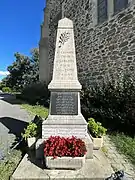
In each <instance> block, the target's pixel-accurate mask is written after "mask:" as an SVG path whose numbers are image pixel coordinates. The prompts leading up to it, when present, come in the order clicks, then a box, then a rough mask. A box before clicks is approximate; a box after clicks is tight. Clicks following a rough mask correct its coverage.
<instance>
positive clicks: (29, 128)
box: [22, 122, 38, 140]
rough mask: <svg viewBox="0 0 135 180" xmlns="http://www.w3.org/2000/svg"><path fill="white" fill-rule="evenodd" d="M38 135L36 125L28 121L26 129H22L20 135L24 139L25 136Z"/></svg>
mask: <svg viewBox="0 0 135 180" xmlns="http://www.w3.org/2000/svg"><path fill="white" fill-rule="evenodd" d="M37 135H38V126H37V125H36V124H35V123H33V122H30V123H29V125H28V126H27V128H26V129H24V133H22V137H23V138H24V139H25V140H26V139H27V138H31V137H36V136H37Z"/></svg>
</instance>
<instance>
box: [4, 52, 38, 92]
mask: <svg viewBox="0 0 135 180" xmlns="http://www.w3.org/2000/svg"><path fill="white" fill-rule="evenodd" d="M14 56H15V61H14V62H13V63H12V64H11V65H10V66H8V67H7V70H8V71H9V73H10V74H9V75H8V76H7V77H6V78H5V79H4V80H3V82H4V84H6V86H8V87H10V88H12V89H15V90H21V89H23V88H24V87H25V86H27V85H29V84H31V83H33V82H37V81H38V80H39V49H38V48H34V49H32V50H31V55H30V57H29V56H25V55H22V54H20V53H18V52H17V53H15V54H14Z"/></svg>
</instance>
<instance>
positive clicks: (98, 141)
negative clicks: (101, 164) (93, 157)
mask: <svg viewBox="0 0 135 180" xmlns="http://www.w3.org/2000/svg"><path fill="white" fill-rule="evenodd" d="M90 137H91V139H92V141H93V149H95V150H98V149H100V148H101V147H102V146H103V137H101V138H94V137H92V136H91V135H90Z"/></svg>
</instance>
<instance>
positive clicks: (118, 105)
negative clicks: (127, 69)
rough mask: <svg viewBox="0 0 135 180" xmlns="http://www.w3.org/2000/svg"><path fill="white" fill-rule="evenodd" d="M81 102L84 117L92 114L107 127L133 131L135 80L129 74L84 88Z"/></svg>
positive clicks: (134, 122)
mask: <svg viewBox="0 0 135 180" xmlns="http://www.w3.org/2000/svg"><path fill="white" fill-rule="evenodd" d="M81 103H82V113H83V115H84V116H85V118H86V119H88V118H89V117H90V116H92V117H94V118H95V119H97V121H99V122H102V124H103V126H105V127H107V129H108V128H109V129H110V130H113V131H116V130H118V131H122V132H126V133H130V134H134V133H135V131H134V129H135V82H134V80H133V79H132V78H131V77H130V76H129V75H123V76H119V78H117V79H116V78H112V79H111V80H107V81H104V82H103V84H102V85H101V84H100V85H99V84H96V85H95V87H87V88H84V89H83V91H82V93H81Z"/></svg>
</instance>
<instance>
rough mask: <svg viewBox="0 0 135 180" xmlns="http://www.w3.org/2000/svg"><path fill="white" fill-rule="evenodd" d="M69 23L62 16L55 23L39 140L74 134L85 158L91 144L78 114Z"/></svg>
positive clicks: (88, 155) (89, 154) (90, 149)
mask: <svg viewBox="0 0 135 180" xmlns="http://www.w3.org/2000/svg"><path fill="white" fill-rule="evenodd" d="M81 88H82V86H81V84H80V83H79V81H78V76H77V65H76V53H75V42H74V31H73V22H72V21H71V20H69V19H67V18H64V19H62V20H60V21H59V23H58V31H57V40H56V49H55V58H54V67H53V78H52V81H51V82H50V84H49V86H48V89H49V90H50V91H51V99H50V109H49V116H48V118H47V120H45V121H44V122H43V125H42V139H47V138H48V137H50V136H62V137H71V136H76V137H78V138H81V139H83V140H84V141H85V142H86V145H87V149H88V153H87V158H92V152H93V144H92V141H91V139H90V137H89V135H88V133H87V122H86V120H85V119H84V117H83V116H82V114H81V108H80V90H81Z"/></svg>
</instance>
